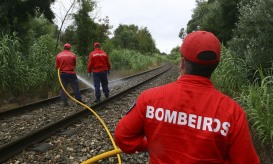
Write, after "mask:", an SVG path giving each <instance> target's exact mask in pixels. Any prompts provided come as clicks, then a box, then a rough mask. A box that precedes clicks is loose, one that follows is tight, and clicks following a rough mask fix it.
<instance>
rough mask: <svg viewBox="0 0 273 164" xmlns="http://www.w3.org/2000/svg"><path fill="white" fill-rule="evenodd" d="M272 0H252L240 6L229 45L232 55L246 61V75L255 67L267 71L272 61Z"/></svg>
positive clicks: (253, 71)
mask: <svg viewBox="0 0 273 164" xmlns="http://www.w3.org/2000/svg"><path fill="white" fill-rule="evenodd" d="M272 15H273V1H271V0H254V1H252V3H250V4H247V5H244V6H241V8H240V16H239V22H238V24H237V26H236V29H235V32H234V38H233V39H232V40H231V41H230V43H229V46H230V49H231V50H232V52H233V53H234V55H235V56H236V57H237V58H239V59H242V60H244V61H246V66H247V67H248V70H249V72H248V75H249V76H250V77H252V76H253V74H254V73H255V71H256V70H257V68H260V67H262V69H263V70H264V71H267V70H268V69H270V68H271V67H272V61H273V55H272V52H273V46H272V45H273V39H272V38H273V26H272V24H273V19H272Z"/></svg>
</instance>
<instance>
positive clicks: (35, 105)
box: [0, 65, 165, 119]
mask: <svg viewBox="0 0 273 164" xmlns="http://www.w3.org/2000/svg"><path fill="white" fill-rule="evenodd" d="M164 66H165V65H163V66H159V67H157V68H155V69H151V70H148V71H144V72H140V73H138V74H135V75H131V76H127V77H124V78H120V79H116V80H112V81H110V82H109V83H114V82H115V81H119V80H122V81H125V80H129V79H131V78H134V77H137V76H140V75H143V74H146V73H149V72H152V71H155V70H158V69H160V68H162V67H164ZM89 90H90V87H88V88H84V89H81V90H80V92H81V93H85V92H88V91H89ZM71 95H73V93H71ZM59 100H60V96H56V97H53V98H50V99H44V100H41V101H37V102H34V103H30V104H27V105H24V106H20V107H16V108H12V109H9V110H5V111H1V112H0V119H4V118H5V117H10V116H15V115H18V114H22V113H25V112H28V111H32V110H35V109H38V108H40V107H42V106H45V105H48V104H51V103H54V102H57V101H59Z"/></svg>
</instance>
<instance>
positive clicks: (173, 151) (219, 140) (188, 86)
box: [114, 75, 259, 164]
mask: <svg viewBox="0 0 273 164" xmlns="http://www.w3.org/2000/svg"><path fill="white" fill-rule="evenodd" d="M114 136H115V141H116V144H117V145H118V146H119V147H120V148H121V149H122V150H123V151H124V152H125V153H134V152H135V151H142V150H145V145H147V147H146V149H148V151H149V154H150V163H152V164H159V163H171V164H181V163H183V164H200V163H202V164H206V163H207V164H211V163H219V164H220V163H233V164H247V163H251V164H256V163H259V158H258V156H257V154H256V152H255V149H254V147H253V144H252V140H251V136H250V132H249V129H248V123H247V119H246V115H245V112H244V111H243V109H242V108H241V107H240V106H239V105H238V104H237V103H236V102H235V101H234V100H232V99H231V98H229V97H227V96H225V95H223V94H222V93H221V92H219V91H218V90H216V89H215V88H214V86H213V84H212V82H211V81H210V80H209V79H207V78H203V77H199V76H192V75H183V76H181V77H180V78H179V79H178V80H177V81H176V82H173V83H170V84H167V85H164V86H160V87H156V88H152V89H149V90H146V91H144V92H143V93H142V94H141V95H140V96H139V98H138V100H137V102H136V104H135V106H134V107H133V108H132V109H131V111H130V112H129V113H128V114H127V115H126V116H125V117H123V118H122V119H121V120H120V122H119V123H118V125H117V127H116V131H115V135H114ZM145 138H147V141H145ZM146 142H147V143H146Z"/></svg>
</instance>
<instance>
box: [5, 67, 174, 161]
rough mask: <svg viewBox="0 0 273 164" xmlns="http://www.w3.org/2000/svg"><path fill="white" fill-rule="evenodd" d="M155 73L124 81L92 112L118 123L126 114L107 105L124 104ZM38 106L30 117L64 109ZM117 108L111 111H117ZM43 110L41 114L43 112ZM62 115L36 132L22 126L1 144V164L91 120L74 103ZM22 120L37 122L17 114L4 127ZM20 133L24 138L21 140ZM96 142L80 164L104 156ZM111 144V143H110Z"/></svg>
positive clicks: (87, 98)
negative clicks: (33, 146)
mask: <svg viewBox="0 0 273 164" xmlns="http://www.w3.org/2000/svg"><path fill="white" fill-rule="evenodd" d="M170 68H171V67H169V66H164V67H160V68H158V69H157V70H154V71H155V72H157V73H156V76H159V75H160V74H162V73H163V72H164V71H167V70H169V69H170ZM154 71H149V72H146V73H143V74H139V75H137V76H138V80H136V79H134V80H132V79H133V77H130V78H129V77H128V78H126V79H123V80H122V83H119V84H120V86H119V85H116V87H117V88H118V89H117V88H115V89H113V90H111V93H112V92H114V93H116V94H114V95H112V96H111V97H110V98H108V99H105V100H104V101H102V102H100V103H98V104H95V105H92V106H91V108H92V109H93V110H95V111H97V112H98V114H99V115H101V116H102V117H105V119H107V117H108V116H113V115H115V116H118V118H117V119H116V120H118V119H119V118H120V117H121V116H122V114H121V113H120V114H118V113H116V112H114V113H107V112H108V111H109V110H105V108H107V105H109V104H114V103H113V102H117V103H120V102H121V100H120V97H122V96H123V95H125V94H128V92H130V91H132V90H133V89H135V88H136V87H138V86H139V85H143V82H140V81H143V79H146V82H147V81H149V80H148V79H149V78H148V77H147V74H149V73H150V74H154ZM142 76H144V77H142ZM116 83H117V81H116ZM132 83H134V84H132ZM129 84H131V86H129ZM124 85H127V86H128V87H124ZM125 88H128V90H127V89H125ZM129 88H130V89H129ZM84 92H85V93H84V95H83V98H84V101H90V99H91V98H90V97H91V96H90V95H91V94H90V89H89V91H84ZM129 95H130V94H129ZM131 95H133V94H131ZM129 97H130V96H129ZM55 101H56V100H55ZM129 102H130V101H129ZM122 103H124V102H122ZM131 103H132V102H131ZM34 106H35V105H34ZM38 106H39V108H41V109H37V110H34V109H33V108H34V107H30V108H29V109H31V111H29V112H27V113H31V112H35V111H38V112H41V111H45V110H46V111H47V112H44V114H42V116H43V115H47V114H48V113H50V111H48V109H50V108H55V110H56V109H57V110H58V109H59V110H60V108H58V107H60V102H58V101H57V102H51V103H49V102H47V103H46V105H45V106H42V105H41V104H38ZM41 106H42V107H41ZM113 108H114V109H115V108H119V105H114V107H113ZM113 108H112V109H111V110H113ZM127 109H128V107H127ZM39 110H41V111H39ZM118 110H119V109H117V111H118ZM61 113H62V115H60V116H61V117H58V119H56V120H54V119H52V118H51V119H50V120H48V121H47V122H43V123H39V121H40V120H39V119H38V120H37V121H36V124H37V123H38V124H39V126H38V128H33V127H32V126H31V127H32V128H31V129H27V126H20V125H18V127H21V130H20V128H19V131H17V130H15V131H17V132H16V134H14V135H15V136H16V137H10V140H8V142H3V140H2V139H1V143H4V144H1V145H2V146H1V147H0V162H4V161H6V160H8V159H9V158H11V157H12V156H14V155H15V154H17V153H19V152H21V151H22V150H24V149H25V148H26V147H30V146H31V145H35V144H37V143H39V142H40V141H42V140H45V139H46V138H48V137H50V136H51V135H53V134H55V133H56V132H58V131H60V129H64V128H65V127H67V126H69V125H71V124H73V123H76V122H78V121H79V120H82V119H84V118H85V117H87V116H88V115H90V111H88V110H86V109H84V108H83V107H81V106H78V105H76V104H73V103H71V106H70V107H69V108H66V109H64V111H62V112H61ZM51 114H52V113H51ZM123 114H124V113H123ZM54 115H56V114H54ZM18 117H23V118H25V119H26V120H29V122H33V119H32V117H33V115H29V116H27V114H26V113H23V114H22V113H21V114H20V115H19V114H18V113H17V114H15V116H14V114H12V115H10V117H8V118H6V119H3V120H1V122H2V121H6V122H4V123H3V122H2V127H3V124H4V125H5V126H6V127H10V126H9V125H8V123H9V122H13V124H16V123H14V121H15V120H20V119H18ZM89 117H92V116H89ZM39 118H41V115H40V117H39ZM45 118H46V116H45ZM60 118H61V119H60ZM7 120H9V121H7ZM87 120H88V121H89V120H95V118H92V119H90V118H89V119H87ZM20 122H21V121H19V122H18V124H19V123H20ZM34 122H35V121H34ZM34 124H35V123H34ZM114 125H115V123H113V122H112V126H114ZM81 126H84V125H83V123H79V125H76V127H81ZM97 126H100V125H97ZM12 127H14V126H12ZM2 129H3V128H2ZM95 129H96V130H95V133H94V134H97V133H99V134H100V133H101V132H102V131H103V130H102V128H95ZM110 130H111V132H113V130H114V129H113V128H112V129H110ZM12 131H14V130H12V129H10V132H9V133H10V134H11V133H12ZM68 131H69V130H68ZM72 131H73V130H72ZM89 131H90V130H89ZM91 131H94V129H93V128H92V130H91ZM23 132H24V133H23ZM30 132H31V133H30ZM66 132H67V131H66ZM18 133H19V134H20V135H21V136H23V137H19V136H18ZM21 133H23V134H21ZM63 134H65V131H64V133H63ZM1 138H2V137H1ZM95 138H101V137H99V136H97V137H95ZM103 139H104V140H103V141H101V143H105V142H106V141H107V139H106V138H104V137H103ZM82 142H85V141H82ZM93 142H94V141H92V140H91V142H90V143H91V145H88V143H86V144H84V145H85V146H86V147H88V148H86V149H89V148H90V151H92V153H91V154H90V152H89V153H86V154H89V155H87V156H84V155H83V154H81V155H78V156H79V157H82V159H79V160H78V161H83V160H86V159H88V158H89V157H90V156H94V155H95V154H97V153H100V152H97V151H95V150H97V149H98V148H100V147H101V146H97V147H96V148H95V149H91V147H92V146H93V145H94V144H93V145H92V143H93ZM107 142H109V141H107ZM49 145H50V144H49ZM109 150H110V149H109ZM52 158H53V159H59V158H58V155H56V156H54V157H52ZM71 158H72V157H71ZM73 158H74V157H73ZM15 159H16V158H15ZM114 161H115V160H114ZM12 163H13V162H12Z"/></svg>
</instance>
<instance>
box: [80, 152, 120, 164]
mask: <svg viewBox="0 0 273 164" xmlns="http://www.w3.org/2000/svg"><path fill="white" fill-rule="evenodd" d="M119 153H122V150H121V149H114V150H111V151H108V152H105V153H102V154H100V155H97V156H95V157H93V158H90V159H88V160H86V161H84V162H82V164H89V163H94V162H96V161H99V160H101V159H103V158H106V157H110V156H113V155H116V154H119Z"/></svg>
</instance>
